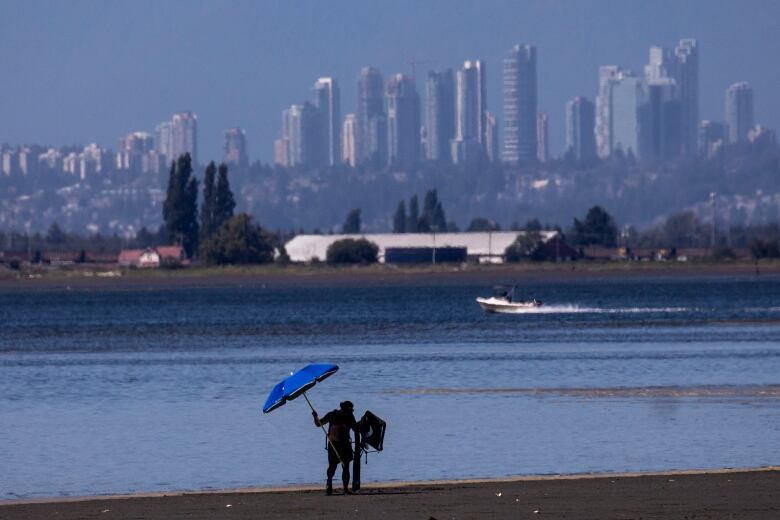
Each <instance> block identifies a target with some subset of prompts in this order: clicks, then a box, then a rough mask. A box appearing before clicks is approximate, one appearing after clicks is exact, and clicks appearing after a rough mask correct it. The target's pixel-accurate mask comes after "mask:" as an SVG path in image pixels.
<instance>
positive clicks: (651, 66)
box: [645, 45, 675, 81]
mask: <svg viewBox="0 0 780 520" xmlns="http://www.w3.org/2000/svg"><path fill="white" fill-rule="evenodd" d="M674 75H675V63H674V55H673V54H672V52H671V51H670V50H669V49H666V48H664V47H658V46H656V45H653V46H652V47H650V57H649V60H648V63H647V65H645V79H646V80H647V81H654V80H659V79H664V78H674Z"/></svg>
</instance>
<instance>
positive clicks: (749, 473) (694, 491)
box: [0, 468, 780, 520]
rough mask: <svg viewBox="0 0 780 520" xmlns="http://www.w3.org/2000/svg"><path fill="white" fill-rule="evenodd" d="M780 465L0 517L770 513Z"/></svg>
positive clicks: (121, 504) (83, 506) (192, 498)
mask: <svg viewBox="0 0 780 520" xmlns="http://www.w3.org/2000/svg"><path fill="white" fill-rule="evenodd" d="M778 490H780V471H779V470H778V468H760V469H754V470H711V471H687V472H665V473H655V474H604V475H572V476H550V477H526V478H516V479H506V480H481V481H476V480H475V481H451V482H446V481H437V482H417V483H405V484H404V483H390V484H385V485H368V486H366V487H365V488H364V489H363V490H361V492H360V493H359V494H357V495H352V496H330V497H329V496H325V494H324V493H323V491H322V489H320V488H316V489H314V488H311V487H308V488H306V487H299V488H288V489H283V490H279V489H276V490H262V489H249V490H235V491H217V492H208V493H170V494H154V495H135V496H133V495H130V496H121V497H88V498H79V499H67V500H63V499H54V500H38V501H27V502H23V501H17V502H5V503H4V502H0V518H3V519H5V520H49V519H54V518H56V519H62V520H71V519H73V520H75V519H86V518H99V519H128V520H129V519H169V520H179V519H182V520H183V519H201V518H204V519H205V518H209V519H221V518H225V519H237V520H249V519H253V520H254V519H258V518H262V519H272V520H273V519H291V518H295V519H309V518H312V519H315V518H317V519H320V518H360V519H388V518H392V519H397V520H406V519H422V520H430V519H434V520H444V519H448V520H449V519H465V518H491V519H504V518H507V519H510V518H511V519H525V518H530V519H536V518H556V519H582V520H588V519H600V520H612V519H615V520H617V519H621V520H625V519H670V518H679V519H727V518H728V519H734V518H739V519H749V520H777V518H780V493H779V492H778Z"/></svg>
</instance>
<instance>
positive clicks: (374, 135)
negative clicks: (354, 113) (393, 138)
mask: <svg viewBox="0 0 780 520" xmlns="http://www.w3.org/2000/svg"><path fill="white" fill-rule="evenodd" d="M387 130H388V128H387V116H386V115H385V114H384V113H383V112H380V113H378V114H374V115H373V116H371V119H370V120H369V122H368V136H367V137H368V139H367V145H368V146H367V149H368V151H369V154H370V155H369V156H368V157H367V158H366V161H369V162H370V163H371V164H372V165H373V166H374V167H376V168H379V167H384V166H385V165H386V164H387V161H388V146H389V143H388V139H389V137H388V134H387Z"/></svg>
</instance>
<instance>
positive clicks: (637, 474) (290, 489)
mask: <svg viewBox="0 0 780 520" xmlns="http://www.w3.org/2000/svg"><path fill="white" fill-rule="evenodd" d="M765 472H780V466H775V465H768V466H756V467H740V468H707V469H672V470H666V471H622V472H615V473H612V472H608V471H606V472H596V473H554V474H543V475H516V476H504V477H485V478H463V479H457V478H456V479H443V480H442V479H434V480H398V481H393V480H391V481H385V482H370V483H366V484H365V485H361V490H360V492H363V491H370V490H375V489H395V488H414V487H425V486H461V485H472V484H510V483H515V482H545V481H565V480H591V479H605V478H641V477H671V476H693V475H729V474H734V473H765ZM337 477H338V475H337ZM336 480H338V479H336ZM321 487H322V486H321V485H319V484H312V483H309V484H294V485H289V486H259V487H245V488H222V489H203V490H177V491H152V492H144V491H141V492H138V493H116V494H106V495H79V496H64V497H56V496H52V497H41V498H19V499H15V498H14V499H11V500H5V499H0V510H2V509H1V508H2V507H3V506H10V505H32V504H52V503H54V504H59V503H71V502H90V501H95V500H131V499H136V498H164V497H183V496H191V495H193V496H201V495H244V494H259V493H299V492H309V491H320V488H321ZM360 492H358V493H360Z"/></svg>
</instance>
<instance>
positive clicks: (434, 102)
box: [425, 69, 455, 161]
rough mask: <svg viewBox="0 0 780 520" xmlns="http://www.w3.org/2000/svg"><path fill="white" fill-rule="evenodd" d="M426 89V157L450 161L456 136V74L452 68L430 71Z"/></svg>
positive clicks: (433, 159)
mask: <svg viewBox="0 0 780 520" xmlns="http://www.w3.org/2000/svg"><path fill="white" fill-rule="evenodd" d="M426 90H427V99H426V101H427V106H426V108H427V109H426V113H425V116H426V124H425V129H426V131H427V139H426V143H427V146H426V148H425V157H426V158H427V159H428V160H431V161H449V158H450V140H451V139H453V138H454V137H455V76H454V74H453V72H452V69H446V70H442V71H439V72H434V71H431V72H429V73H428V81H427V83H426Z"/></svg>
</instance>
